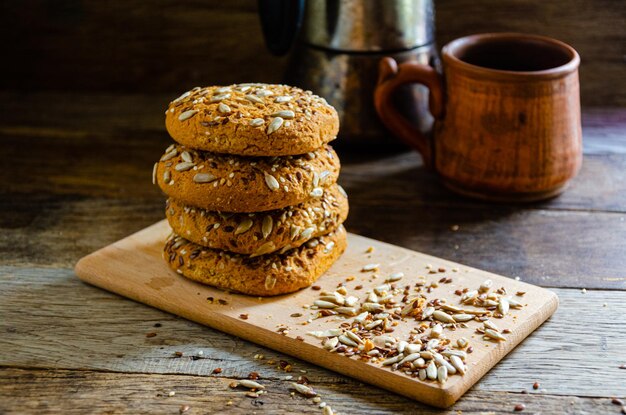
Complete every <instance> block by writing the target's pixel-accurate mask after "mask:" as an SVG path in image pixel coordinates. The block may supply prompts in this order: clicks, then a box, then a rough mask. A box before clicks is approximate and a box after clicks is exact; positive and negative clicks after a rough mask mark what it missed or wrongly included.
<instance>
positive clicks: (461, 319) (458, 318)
mask: <svg viewBox="0 0 626 415" xmlns="http://www.w3.org/2000/svg"><path fill="white" fill-rule="evenodd" d="M452 318H453V319H454V320H455V321H457V322H461V323H462V322H466V321H470V320H473V319H474V315H472V314H453V315H452Z"/></svg>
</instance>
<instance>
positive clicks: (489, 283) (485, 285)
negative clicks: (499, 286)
mask: <svg viewBox="0 0 626 415" xmlns="http://www.w3.org/2000/svg"><path fill="white" fill-rule="evenodd" d="M492 285H493V281H491V280H485V282H483V283H482V284H480V292H483V293H484V292H487V291H489V289H490V288H491V286H492Z"/></svg>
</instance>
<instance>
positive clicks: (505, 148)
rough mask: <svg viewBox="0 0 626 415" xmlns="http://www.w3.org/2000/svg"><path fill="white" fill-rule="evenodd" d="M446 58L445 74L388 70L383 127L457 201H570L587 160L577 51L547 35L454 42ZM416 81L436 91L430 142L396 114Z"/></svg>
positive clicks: (381, 82) (391, 66) (383, 65)
mask: <svg viewBox="0 0 626 415" xmlns="http://www.w3.org/2000/svg"><path fill="white" fill-rule="evenodd" d="M442 57H443V68H444V71H443V72H444V74H443V76H441V75H440V74H439V73H438V72H437V71H435V69H433V68H431V67H430V66H426V65H422V64H418V63H413V62H406V63H402V64H401V65H397V64H396V62H395V61H394V60H393V59H391V58H384V59H383V60H382V61H381V62H380V73H379V79H378V85H377V87H376V91H375V94H374V97H375V100H374V101H375V102H374V103H375V106H376V110H377V112H378V115H379V116H380V118H381V120H382V121H383V123H385V125H386V126H387V127H388V128H389V129H390V130H391V131H392V132H393V133H394V134H395V135H397V136H398V137H399V138H400V139H402V140H403V141H404V142H406V143H407V144H409V145H410V146H412V147H413V148H415V149H416V150H417V151H419V152H420V153H421V155H422V157H423V158H424V162H425V164H426V166H429V167H431V168H434V169H435V171H436V172H437V173H438V174H439V176H440V177H441V179H442V181H443V183H444V184H445V185H446V186H447V187H449V188H450V189H452V190H454V191H456V192H458V193H462V194H465V195H468V196H473V197H479V198H482V199H488V200H501V201H520V202H521V201H534V200H540V199H545V198H549V197H552V196H555V195H558V194H559V193H561V192H562V191H563V189H564V187H565V185H566V184H567V182H568V181H569V180H570V179H571V178H572V177H574V176H575V175H576V173H577V172H578V170H579V169H580V165H581V162H582V133H581V124H580V97H579V85H578V65H579V63H580V58H579V56H578V53H576V51H575V50H574V49H573V48H572V47H570V46H568V45H566V44H565V43H563V42H560V41H558V40H554V39H550V38H547V37H543V36H534V35H526V34H516V33H492V34H481V35H473V36H468V37H464V38H460V39H457V40H454V41H452V42H450V43H449V44H448V45H446V46H445V47H444V48H443V52H442ZM409 83H418V84H423V85H425V86H426V87H428V89H429V90H430V95H429V100H430V101H429V106H430V111H431V113H432V115H433V116H434V118H435V123H434V127H433V134H432V135H431V136H425V135H423V134H421V133H420V132H419V131H418V130H417V129H416V128H414V124H413V123H411V122H410V121H409V120H407V119H405V118H404V117H403V116H402V115H401V114H400V113H399V112H398V111H397V109H396V108H394V106H393V100H392V96H393V93H394V91H396V90H397V88H398V87H400V86H402V85H404V84H409Z"/></svg>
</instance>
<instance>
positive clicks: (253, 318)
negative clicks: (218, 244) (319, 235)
mask: <svg viewBox="0 0 626 415" xmlns="http://www.w3.org/2000/svg"><path fill="white" fill-rule="evenodd" d="M170 233H171V228H170V227H169V225H168V224H167V222H166V221H165V220H163V221H160V222H158V223H156V224H154V225H152V226H149V227H148V228H145V229H143V230H141V231H139V232H137V233H135V234H133V235H130V236H128V237H126V238H124V239H122V240H120V241H118V242H115V243H114V244H112V245H109V246H107V247H105V248H102V249H101V250H98V251H96V252H94V253H92V254H90V255H88V256H86V257H84V258H82V259H81V260H80V261H79V262H78V263H77V264H76V269H75V270H76V274H77V275H78V277H80V278H81V279H82V280H83V281H85V282H88V283H90V284H93V285H95V286H98V287H100V288H103V289H106V290H108V291H112V292H114V293H117V294H121V295H123V296H125V297H129V298H131V299H133V300H136V301H139V302H142V303H145V304H148V305H151V306H153V307H156V308H159V309H162V310H165V311H168V312H171V313H173V314H175V315H179V316H182V317H185V318H187V319H190V320H192V321H196V322H199V323H201V324H205V325H208V326H209V327H212V328H215V329H218V330H220V331H224V332H227V333H229V334H232V335H236V336H239V337H242V338H244V339H246V340H249V341H252V342H255V343H259V344H261V345H264V346H266V347H269V348H271V349H274V350H277V351H280V352H282V353H288V354H290V355H293V356H295V357H298V358H300V359H303V360H306V361H308V362H311V363H314V364H317V365H320V366H323V367H326V368H329V369H332V370H335V371H337V372H340V373H342V374H345V375H348V376H351V377H355V378H357V379H359V380H361V381H363V382H367V383H371V384H374V385H377V386H379V387H382V388H385V389H389V390H391V391H394V392H397V393H400V394H401V395H404V396H408V397H410V398H412V399H415V400H418V401H420V402H424V403H428V404H430V405H434V406H437V407H442V408H445V407H448V406H450V405H452V404H453V403H454V402H455V401H456V400H457V399H458V398H459V397H460V396H462V395H463V393H465V391H467V390H468V389H469V388H470V387H471V386H472V385H473V384H474V383H475V382H477V381H478V380H479V379H480V378H481V377H482V376H483V375H484V374H485V373H486V372H487V371H488V370H490V369H491V368H492V367H493V366H494V365H495V364H496V363H497V362H498V361H500V360H501V359H502V358H503V357H504V356H505V355H506V354H507V353H509V352H510V351H511V350H512V349H513V348H514V347H515V346H517V344H519V343H520V342H521V341H523V340H524V339H525V338H526V337H527V336H528V335H529V334H530V333H532V331H534V330H535V329H536V328H537V327H538V326H539V325H540V324H542V323H543V322H544V321H545V320H546V319H547V318H549V317H550V316H551V315H552V314H553V313H554V311H555V310H556V308H557V305H558V298H557V297H556V295H554V293H552V292H550V291H547V290H545V289H542V288H540V287H536V286H532V285H529V284H526V283H523V282H519V281H515V280H513V279H509V278H506V277H502V276H499V275H495V274H490V273H487V272H484V271H480V270H477V269H472V268H469V267H466V266H464V265H460V264H456V263H453V262H449V261H446V260H443V259H440V258H435V257H431V256H428V255H424V254H420V253H418V252H414V251H409V250H407V249H403V248H400V247H397V246H393V245H389V244H384V243H381V242H379V241H376V240H373V239H368V238H364V237H361V236H358V235H354V234H349V235H348V248H347V249H346V252H344V254H343V255H342V256H341V257H340V258H339V260H337V262H335V263H334V264H333V266H332V267H331V269H330V270H328V271H327V272H326V274H325V275H324V276H322V277H321V278H320V279H319V280H318V281H316V285H319V286H320V287H321V289H322V290H324V291H331V292H332V291H333V290H334V289H335V288H336V287H337V286H338V285H340V284H344V285H345V287H346V288H347V290H348V293H349V294H350V295H354V296H358V297H360V302H364V301H365V300H364V296H365V293H366V292H367V291H371V290H373V289H374V288H375V287H377V286H379V285H380V284H381V283H382V282H383V281H384V278H385V276H386V275H390V274H393V273H396V272H403V273H404V274H405V275H406V276H405V277H404V278H403V279H402V280H401V281H400V282H398V284H399V285H402V286H404V285H405V284H406V285H407V286H412V285H413V284H414V283H415V282H417V280H418V279H419V278H425V279H426V284H430V283H431V282H433V281H434V282H437V281H438V280H440V279H441V277H442V276H445V277H450V278H452V279H454V281H453V282H452V283H451V284H440V285H439V288H438V289H435V290H434V293H433V294H432V295H428V294H427V297H428V299H429V300H432V299H435V298H439V299H444V298H445V299H446V300H447V301H448V302H449V303H452V304H458V302H457V301H455V300H454V299H455V295H454V291H455V290H458V289H463V288H468V289H477V287H479V286H480V285H481V284H482V283H483V282H484V281H485V280H487V279H491V280H492V281H493V284H494V289H495V287H505V288H506V289H507V291H508V292H509V293H511V294H512V293H515V292H518V291H523V292H525V293H526V295H525V296H524V297H523V298H521V299H520V301H521V302H522V303H523V304H524V307H523V308H521V309H519V310H512V311H511V312H509V314H507V315H506V316H504V317H502V318H501V319H499V320H498V323H497V324H498V325H499V326H501V327H508V328H510V330H511V334H510V335H507V336H506V337H507V339H506V341H503V342H493V341H482V340H480V336H477V335H476V334H475V333H474V330H475V327H473V326H475V325H476V324H475V322H468V326H469V327H467V328H458V329H457V330H455V331H454V332H449V331H448V330H446V333H444V335H445V336H446V337H448V338H450V339H451V341H452V342H454V341H455V339H458V338H460V337H466V338H468V339H469V342H470V345H471V346H472V347H473V348H474V352H473V353H472V354H471V355H470V356H469V357H468V358H467V366H468V373H466V374H465V375H463V376H450V379H449V380H448V381H447V382H445V383H444V384H443V385H439V384H437V383H436V382H422V381H420V380H418V379H416V378H411V377H409V376H406V375H405V374H403V373H401V372H400V371H391V370H389V369H388V368H384V367H381V366H380V365H379V364H374V363H369V362H364V361H362V360H359V359H347V358H346V357H345V356H342V355H341V354H339V353H329V352H328V351H327V350H325V349H324V348H323V347H322V345H321V341H320V339H318V338H315V337H312V336H310V335H308V333H310V332H312V331H316V330H318V331H324V330H329V329H335V328H337V327H338V325H339V324H340V323H341V322H343V321H350V320H352V319H351V318H347V319H339V320H338V321H336V320H335V319H333V318H329V319H314V320H313V321H310V322H309V320H307V319H310V318H312V317H314V316H315V314H316V312H313V313H312V314H311V311H310V310H303V307H304V305H311V304H313V303H314V302H315V300H316V299H317V298H318V297H319V293H318V292H316V291H314V290H311V289H304V290H300V291H298V292H296V293H293V294H289V295H285V296H278V297H270V298H265V299H264V298H260V297H259V298H257V297H250V296H245V295H237V294H227V293H224V292H223V291H221V290H219V289H215V288H212V287H208V286H202V285H200V284H197V283H194V282H192V281H190V280H188V279H186V278H183V277H181V276H178V275H177V274H176V273H174V272H173V271H171V270H170V269H169V267H168V266H167V264H166V263H165V261H163V260H162V246H163V244H164V243H165V239H166V238H167V236H168V235H169V234H170ZM370 248H371V249H373V252H372V253H369V254H368V253H366V251H367V250H368V249H370ZM370 263H377V264H380V270H377V271H375V272H374V274H372V273H371V272H368V273H363V272H360V270H361V269H362V267H364V266H365V265H366V264H370ZM428 264H430V265H428ZM427 266H430V267H432V268H434V269H435V270H438V269H443V270H446V271H443V273H437V272H436V271H435V273H436V274H437V275H428V276H426V274H427ZM453 268H455V269H457V272H453V271H452V269H453ZM373 275H374V276H373ZM420 275H422V276H423V277H420ZM348 276H353V278H352V279H353V281H351V282H349V283H348V282H346V281H347V277H348ZM235 277H237V276H235ZM357 285H360V286H362V287H363V288H362V290H359V291H356V290H355V288H354V287H355V286H357ZM207 298H214V299H218V298H219V299H222V300H223V301H224V302H225V303H224V304H218V303H213V304H209V303H207V301H206V299H207ZM307 307H308V306H307ZM466 308H467V307H466ZM294 313H296V314H298V317H288V316H291V315H293V314H294ZM242 314H245V315H246V319H241V318H240V316H241V315H242ZM303 314H304V316H302V315H303ZM305 320H306V321H307V322H308V324H306V325H304V324H303V321H305ZM399 323H400V324H398V325H396V326H394V327H393V329H394V331H393V336H394V337H396V338H397V339H408V338H409V335H410V333H409V332H410V330H412V329H413V328H414V327H415V322H414V321H413V319H411V318H409V319H408V320H404V319H403V320H401V321H399ZM472 323H474V324H472ZM277 326H286V327H287V328H288V333H289V334H288V335H283V334H280V333H278V332H277V330H276V328H277Z"/></svg>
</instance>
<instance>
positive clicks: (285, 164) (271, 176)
mask: <svg viewBox="0 0 626 415" xmlns="http://www.w3.org/2000/svg"><path fill="white" fill-rule="evenodd" d="M339 168H340V165H339V158H338V157H337V154H336V153H335V151H334V150H333V149H332V148H331V147H330V146H324V147H322V148H319V149H317V150H316V151H313V152H309V153H306V154H302V155H299V156H285V157H256V158H252V157H240V156H230V155H224V154H216V153H208V152H204V151H195V150H192V149H189V148H186V147H184V146H180V145H172V146H170V147H169V148H168V149H167V150H166V152H165V154H164V155H163V157H161V160H160V161H159V162H157V163H156V164H155V166H154V170H153V181H156V182H157V183H158V185H159V187H160V188H161V189H162V190H163V191H164V192H165V193H166V194H167V195H168V196H170V197H172V198H173V199H176V200H178V201H180V202H182V203H184V204H185V205H189V206H195V207H201V208H204V209H207V210H213V211H220V212H263V211H266V210H273V209H282V208H284V207H286V206H293V205H298V204H300V203H303V202H305V201H306V200H308V199H310V198H311V197H321V196H322V195H323V194H324V189H326V188H328V187H329V186H331V185H332V184H333V183H335V182H336V181H337V176H338V175H339Z"/></svg>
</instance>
